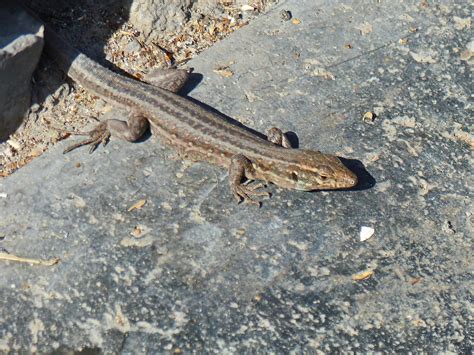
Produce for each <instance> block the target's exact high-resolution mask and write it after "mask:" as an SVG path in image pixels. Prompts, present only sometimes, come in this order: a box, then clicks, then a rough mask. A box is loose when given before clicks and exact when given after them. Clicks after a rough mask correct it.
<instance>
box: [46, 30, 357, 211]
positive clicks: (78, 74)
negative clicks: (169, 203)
mask: <svg viewBox="0 0 474 355" xmlns="http://www.w3.org/2000/svg"><path fill="white" fill-rule="evenodd" d="M45 43H46V49H47V51H48V52H49V53H50V54H51V55H52V56H53V58H54V59H55V60H56V61H57V62H58V63H59V64H60V65H62V66H63V68H64V69H65V70H66V71H67V75H68V76H69V77H70V78H72V79H73V80H74V81H75V82H77V83H79V84H80V85H81V86H82V87H84V88H85V89H86V90H89V91H91V92H92V93H94V94H96V95H98V96H100V97H102V98H104V99H105V100H106V101H108V102H110V103H113V104H115V105H117V106H119V107H122V108H125V109H127V110H129V111H130V117H129V118H128V121H127V122H125V121H121V120H116V119H109V120H106V121H103V122H101V123H100V124H98V126H97V127H95V129H93V130H92V131H90V132H87V134H88V135H89V137H88V138H87V139H86V140H85V141H82V142H79V143H78V144H75V145H73V146H72V147H70V148H68V149H66V150H65V152H68V151H70V150H72V149H74V148H77V147H79V146H82V145H86V144H91V151H93V150H94V149H95V148H96V147H97V145H99V144H100V143H103V144H105V143H106V142H107V141H108V139H109V137H110V136H114V137H119V138H121V139H125V140H127V141H135V140H137V139H138V138H140V137H141V136H142V135H143V134H144V132H145V131H146V130H147V128H148V125H150V126H151V128H152V132H153V133H157V134H158V135H160V136H161V138H162V139H163V141H164V142H165V143H166V144H169V145H171V146H173V147H175V148H176V149H177V150H178V152H180V153H182V154H183V155H184V156H186V157H190V158H191V159H193V160H205V161H207V162H210V163H212V164H216V165H219V166H222V167H224V168H226V169H228V171H229V182H230V189H231V191H232V193H233V195H234V196H235V198H236V199H237V200H238V201H241V200H242V199H243V200H244V201H245V202H248V203H253V204H260V202H259V201H258V196H267V195H269V194H268V192H263V191H257V189H258V188H260V187H262V184H256V185H254V186H249V185H247V184H246V182H248V181H251V180H263V181H265V182H271V183H274V184H276V185H278V186H281V187H283V188H288V189H296V190H304V191H310V190H317V189H340V188H350V187H353V186H355V185H356V184H357V177H356V175H355V174H354V173H353V172H352V171H350V170H349V169H348V168H346V167H345V166H344V165H343V164H342V163H341V161H340V160H339V158H338V157H336V156H335V155H331V154H323V153H321V152H319V151H315V150H308V149H293V148H291V147H290V144H289V142H288V140H287V138H286V137H285V135H284V134H283V133H282V132H281V130H279V129H277V128H272V129H271V130H270V131H269V132H268V139H267V140H265V139H263V138H261V137H259V136H258V135H256V134H253V133H252V132H250V131H249V130H246V129H244V128H242V127H239V126H238V125H235V124H232V123H230V122H228V120H225V119H223V118H222V117H220V116H219V115H218V114H216V113H214V112H211V111H209V110H206V109H204V108H203V107H201V106H199V105H198V104H196V103H194V102H192V101H190V100H187V99H186V98H184V97H181V96H179V95H177V94H176V92H177V91H178V90H179V88H180V87H181V86H182V85H183V84H184V82H185V81H186V79H187V76H188V73H187V72H186V71H184V70H175V71H174V74H172V76H171V79H170V77H169V75H170V72H169V71H166V72H165V74H163V75H162V76H161V81H160V79H159V80H158V83H157V82H155V83H154V85H148V84H146V83H143V82H140V81H138V80H134V79H131V78H128V77H125V76H123V75H119V74H116V73H114V72H112V71H110V70H108V69H106V68H104V67H103V66H101V65H100V64H98V63H97V62H95V61H93V60H91V59H90V58H88V57H87V56H86V55H84V54H82V53H80V52H79V51H77V50H76V49H74V48H72V47H71V46H69V45H68V44H67V43H66V42H65V41H64V40H62V39H61V38H60V37H59V36H58V35H57V34H56V33H55V32H54V31H52V30H51V28H49V27H48V26H46V27H45ZM255 197H257V198H255Z"/></svg>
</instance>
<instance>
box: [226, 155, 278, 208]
mask: <svg viewBox="0 0 474 355" xmlns="http://www.w3.org/2000/svg"><path fill="white" fill-rule="evenodd" d="M254 175H255V169H254V168H253V166H252V162H251V161H250V160H249V159H247V158H246V157H245V156H243V155H241V154H236V155H234V156H233V157H232V159H231V161H230V165H229V183H230V190H231V191H232V194H233V195H234V197H235V199H236V200H237V201H238V202H240V201H242V199H243V201H244V202H245V203H250V204H254V205H257V206H260V201H258V200H254V199H252V197H254V196H270V193H269V192H266V191H256V190H257V189H259V188H261V187H263V184H257V185H255V186H252V187H249V186H246V185H245V184H244V183H242V180H244V178H246V179H252V178H253V177H254Z"/></svg>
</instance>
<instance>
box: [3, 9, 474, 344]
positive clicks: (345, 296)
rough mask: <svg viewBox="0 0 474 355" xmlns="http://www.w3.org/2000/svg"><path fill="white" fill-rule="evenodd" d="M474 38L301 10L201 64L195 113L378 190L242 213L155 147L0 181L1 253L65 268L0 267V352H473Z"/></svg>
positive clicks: (217, 178)
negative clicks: (283, 137)
mask: <svg viewBox="0 0 474 355" xmlns="http://www.w3.org/2000/svg"><path fill="white" fill-rule="evenodd" d="M282 10H290V11H291V13H292V16H293V19H292V20H289V21H285V20H283V19H282V18H281V11H282ZM470 27H471V22H470V12H469V9H468V6H467V5H466V4H460V3H458V4H456V5H450V6H438V5H431V4H428V3H425V2H421V3H420V4H419V5H417V6H414V5H411V4H408V3H401V4H387V3H384V4H381V3H380V4H376V5H374V3H372V2H371V3H370V6H369V5H367V6H355V5H354V6H350V5H348V4H347V3H346V2H343V1H335V2H327V1H314V0H306V1H303V0H289V1H286V2H282V3H281V4H280V5H279V6H278V7H275V8H274V9H273V10H272V11H271V12H270V13H268V14H267V15H266V16H263V17H260V18H259V19H257V20H256V21H255V22H253V23H252V24H251V25H249V26H247V27H245V28H243V29H242V30H240V31H239V32H237V33H234V34H233V35H231V36H230V37H229V38H228V39H226V40H224V41H223V42H221V43H219V44H217V45H216V46H215V47H213V48H212V49H210V50H208V51H207V52H205V53H203V54H202V55H200V56H199V57H198V58H197V59H195V60H193V61H192V63H191V65H192V66H193V67H194V68H195V71H196V72H198V73H202V74H203V76H204V80H203V82H202V83H201V84H200V85H199V86H198V87H197V88H196V89H195V90H194V91H192V92H191V94H190V95H191V96H192V97H193V98H196V99H198V100H201V101H203V102H205V103H206V104H209V105H210V106H212V107H215V108H216V109H218V110H220V111H222V112H224V113H226V114H228V115H229V116H232V117H234V118H236V119H238V120H240V121H241V122H243V123H244V124H246V125H248V126H251V127H252V128H255V129H258V130H260V131H265V130H266V129H267V128H268V127H271V126H274V125H276V126H279V127H281V128H282V129H283V130H285V131H294V132H296V133H297V134H298V139H299V145H300V146H301V147H308V148H316V149H321V150H323V151H327V152H338V153H339V154H341V155H343V156H346V157H348V158H354V159H359V160H360V161H361V162H362V163H363V164H364V166H365V168H366V170H367V171H368V172H369V173H370V175H371V176H372V177H373V179H375V180H376V184H375V186H372V184H371V183H370V178H369V177H368V176H365V177H364V176H362V177H364V178H363V179H361V180H362V181H361V188H359V189H354V190H352V191H332V192H331V191H328V192H316V193H301V192H295V191H283V190H279V189H277V188H275V187H271V188H270V190H271V191H272V192H273V193H274V196H273V197H272V198H271V199H269V200H268V201H265V203H264V205H263V207H262V208H261V209H256V208H254V207H252V206H246V205H236V204H235V203H234V201H233V198H232V196H231V193H230V192H229V189H228V184H227V174H226V172H225V171H224V170H222V169H219V168H216V167H212V166H209V165H207V164H206V163H195V164H191V163H189V162H182V161H179V160H174V159H171V158H172V157H173V156H174V153H173V152H172V150H170V149H168V148H165V147H163V146H162V145H161V144H160V142H159V139H157V138H156V137H151V138H149V139H147V140H145V141H143V142H140V143H137V144H128V143H126V142H119V141H112V142H111V143H110V144H109V145H108V146H107V147H106V148H100V149H99V150H98V151H97V152H95V153H94V154H92V155H89V154H88V153H87V150H86V149H83V150H76V151H74V152H72V153H70V154H68V155H62V154H61V151H62V149H63V148H64V147H65V146H66V145H69V144H70V143H71V142H65V143H64V144H63V145H62V146H58V147H56V149H53V150H52V151H50V152H49V153H48V154H45V155H43V156H41V157H40V158H38V159H36V160H35V161H34V162H33V163H31V164H29V165H28V166H26V167H25V168H23V169H22V170H20V171H18V172H16V173H15V174H13V175H12V176H10V177H8V178H6V179H3V180H1V182H0V239H1V241H0V246H1V247H2V248H3V249H4V250H7V251H8V252H10V253H11V254H15V255H19V256H23V257H30V258H42V259H50V258H52V257H59V258H60V259H61V261H60V263H59V264H57V265H55V266H39V265H29V264H23V263H14V262H7V261H1V262H2V263H3V264H2V273H1V275H0V297H1V299H2V302H3V307H1V308H0V322H1V324H0V350H2V351H12V352H17V351H19V350H23V351H27V352H31V351H40V352H48V351H52V350H53V349H56V350H67V349H88V350H90V351H95V352H99V351H103V352H114V353H137V352H151V353H153V352H159V351H160V352H164V351H190V350H192V351H203V352H219V353H221V352H246V351H247V352H254V351H256V350H260V351H275V352H289V351H297V352H299V351H304V350H311V349H312V350H316V349H318V350H321V351H323V352H330V351H335V350H344V351H371V350H378V351H396V352H408V351H422V350H423V351H430V352H438V351H453V352H458V353H469V352H471V351H472V349H471V340H472V339H471V338H470V337H472V334H471V333H470V322H472V274H471V271H472V261H471V260H472V255H471V254H472V252H471V249H472V235H473V231H472V206H471V202H470V198H471V196H472V189H471V188H470V186H469V185H468V179H469V176H470V166H472V165H471V163H472V161H471V156H470V154H471V152H470V148H472V145H473V139H472V136H471V135H470V134H469V132H468V124H469V120H470V116H469V111H468V110H469V101H468V98H469V94H470V86H471V82H470V77H469V71H470V67H469V66H470V65H471V64H472V63H470V62H469V58H467V57H466V55H464V56H463V53H466V50H468V48H469V41H470ZM216 66H221V67H222V66H227V67H228V71H226V73H231V74H230V75H227V74H226V75H224V76H222V75H220V74H222V71H217V72H216V71H214V69H215V68H216ZM367 112H372V113H374V114H375V115H365V114H366V113H367ZM363 117H366V119H365V120H363V119H362V118H363ZM374 117H375V118H374ZM354 168H355V170H356V171H357V172H359V174H361V175H362V173H363V169H362V168H361V167H360V165H359V164H355V163H354ZM142 200H145V203H144V205H143V206H142V207H141V208H136V209H131V208H130V207H131V206H133V205H135V204H137V203H138V202H140V201H142ZM141 204H143V201H142V202H141V203H138V204H137V206H139V205H141ZM363 226H367V227H372V228H373V229H375V234H374V235H373V236H372V237H371V238H370V239H368V240H366V241H364V242H361V241H360V240H359V238H360V237H359V233H360V230H361V228H362V227H363Z"/></svg>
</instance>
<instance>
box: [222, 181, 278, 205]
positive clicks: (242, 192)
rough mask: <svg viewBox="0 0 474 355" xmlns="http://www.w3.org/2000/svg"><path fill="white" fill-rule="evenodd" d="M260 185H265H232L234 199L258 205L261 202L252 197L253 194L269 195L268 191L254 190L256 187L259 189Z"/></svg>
mask: <svg viewBox="0 0 474 355" xmlns="http://www.w3.org/2000/svg"><path fill="white" fill-rule="evenodd" d="M262 187H265V185H264V184H256V185H253V186H245V185H243V184H241V185H234V186H232V188H231V190H232V194H233V195H234V197H235V199H236V200H237V202H239V203H240V202H241V201H242V200H243V201H244V203H248V204H252V205H256V206H258V207H260V206H261V205H262V203H261V202H260V201H259V200H255V199H253V198H252V197H255V196H266V197H270V195H271V194H270V192H268V191H256V190H257V189H260V188H262Z"/></svg>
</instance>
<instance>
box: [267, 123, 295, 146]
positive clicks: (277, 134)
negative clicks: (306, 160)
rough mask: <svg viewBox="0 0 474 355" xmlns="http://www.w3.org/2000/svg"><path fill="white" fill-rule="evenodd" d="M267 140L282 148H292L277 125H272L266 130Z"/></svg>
mask: <svg viewBox="0 0 474 355" xmlns="http://www.w3.org/2000/svg"><path fill="white" fill-rule="evenodd" d="M267 140H268V141H269V142H272V143H273V144H276V145H281V146H282V147H284V148H292V146H291V143H290V140H289V139H288V137H287V136H286V135H285V133H283V132H282V130H281V129H280V128H277V127H272V128H270V129H269V130H268V131H267Z"/></svg>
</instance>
